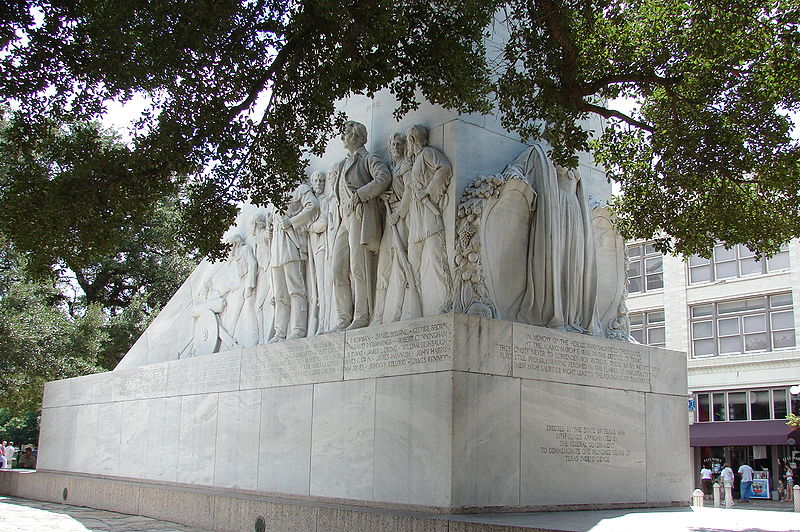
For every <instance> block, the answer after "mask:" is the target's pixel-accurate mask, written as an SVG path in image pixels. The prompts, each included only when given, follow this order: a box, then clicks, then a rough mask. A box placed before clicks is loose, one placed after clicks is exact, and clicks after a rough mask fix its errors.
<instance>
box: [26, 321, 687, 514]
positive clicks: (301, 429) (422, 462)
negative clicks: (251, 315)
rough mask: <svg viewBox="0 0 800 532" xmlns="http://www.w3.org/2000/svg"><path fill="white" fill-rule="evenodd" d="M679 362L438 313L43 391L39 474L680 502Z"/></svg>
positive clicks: (426, 499)
mask: <svg viewBox="0 0 800 532" xmlns="http://www.w3.org/2000/svg"><path fill="white" fill-rule="evenodd" d="M685 394H686V362H685V355H684V354H682V353H677V352H673V351H668V350H664V349H658V348H651V347H646V346H640V345H633V344H630V343H626V342H621V341H616V340H608V339H602V338H595V337H590V336H585V335H576V334H570V333H562V332H559V331H554V330H551V329H544V328H540V327H534V326H531V325H525V324H520V323H511V322H505V321H498V320H491V319H486V318H482V317H477V316H468V315H461V314H446V315H441V316H436V317H430V318H419V319H415V320H410V321H405V322H398V323H393V324H387V325H382V326H376V327H369V328H365V329H360V330H355V331H352V332H339V333H332V334H325V335H320V336H316V337H312V338H305V339H300V340H293V341H285V342H281V343H278V344H268V345H260V346H257V347H253V348H248V349H240V350H235V351H228V352H224V353H217V354H213V355H207V356H202V357H197V358H190V359H182V360H174V361H169V362H162V363H157V364H151V365H146V366H140V367H135V368H130V369H120V370H116V371H113V372H109V373H103V374H97V375H90V376H86V377H80V378H75V379H68V380H63V381H56V382H51V383H48V384H47V386H46V389H45V397H44V408H43V414H42V431H41V441H40V454H39V468H40V469H43V470H49V471H61V472H75V473H88V474H94V475H102V476H105V477H121V478H126V479H140V480H143V481H148V482H153V483H160V484H166V485H170V486H187V487H188V486H209V487H216V488H225V489H229V490H231V491H232V492H238V493H253V494H262V495H263V494H280V495H281V496H284V497H290V498H295V499H301V500H312V501H335V502H341V503H347V504H357V505H367V506H377V507H392V508H397V507H400V508H408V509H426V510H432V511H438V512H444V513H453V512H464V511H489V510H491V511H498V510H500V511H522V510H530V509H543V508H559V507H560V508H576V507H586V508H589V507H592V508H598V507H612V506H619V505H623V506H625V505H627V506H641V505H652V506H659V505H664V504H673V503H677V502H680V503H685V501H686V500H687V498H688V497H689V495H690V493H691V486H690V476H691V475H690V471H689V457H688V453H689V445H688V424H687V416H686V395H685Z"/></svg>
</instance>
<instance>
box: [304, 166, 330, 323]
mask: <svg viewBox="0 0 800 532" xmlns="http://www.w3.org/2000/svg"><path fill="white" fill-rule="evenodd" d="M311 188H312V190H313V192H314V195H315V197H316V198H317V202H318V203H319V209H318V211H317V213H318V214H317V217H316V218H315V219H314V220H313V221H312V222H311V224H310V226H309V232H308V286H309V292H310V294H309V295H310V308H309V319H308V335H309V336H313V335H315V334H319V333H321V332H323V331H325V330H326V327H327V320H326V319H325V317H326V316H327V315H328V291H327V290H326V286H327V285H326V272H327V270H328V268H327V260H326V257H327V254H328V203H329V201H328V200H329V198H330V196H329V195H328V194H325V173H324V172H319V171H318V172H314V173H313V174H311ZM327 277H330V276H329V275H328V276H327Z"/></svg>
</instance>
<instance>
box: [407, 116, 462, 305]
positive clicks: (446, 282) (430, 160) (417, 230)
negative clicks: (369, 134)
mask: <svg viewBox="0 0 800 532" xmlns="http://www.w3.org/2000/svg"><path fill="white" fill-rule="evenodd" d="M406 142H407V149H408V154H409V157H410V158H411V160H412V165H411V171H410V173H409V175H408V177H407V182H406V186H405V191H404V193H403V198H402V200H401V201H400V205H399V206H398V208H397V215H398V216H399V217H400V218H403V217H405V219H406V221H407V224H408V260H409V262H410V264H411V269H412V271H413V273H414V277H415V279H414V281H415V282H414V287H412V289H414V290H416V291H417V292H416V295H417V296H418V297H419V300H420V305H421V314H420V315H422V316H434V315H436V314H441V313H443V312H450V310H451V308H452V295H451V292H452V282H451V278H450V266H449V264H448V262H447V247H446V245H445V238H444V221H443V219H442V211H443V209H444V205H445V203H446V198H447V186H448V185H449V183H450V179H451V178H452V176H453V172H452V168H451V166H450V161H448V160H447V157H445V155H444V154H443V153H442V152H440V151H439V150H437V149H436V148H432V147H430V146H428V129H427V128H426V127H425V126H422V125H419V124H417V125H414V126H411V127H410V128H408V131H406ZM412 317H416V316H412Z"/></svg>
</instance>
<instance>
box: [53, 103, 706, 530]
mask: <svg viewBox="0 0 800 532" xmlns="http://www.w3.org/2000/svg"><path fill="white" fill-rule="evenodd" d="M339 107H340V109H341V110H342V111H344V112H345V113H347V115H348V116H349V117H350V121H349V122H347V123H346V125H345V127H344V130H343V132H342V135H341V138H337V139H332V140H331V142H330V144H329V148H328V151H327V152H326V154H325V156H324V157H321V158H319V159H314V160H313V161H312V163H311V168H310V172H309V182H308V183H305V184H302V185H300V186H299V187H298V188H297V189H296V190H295V191H294V193H293V194H292V197H291V200H290V202H289V204H288V206H286V207H285V208H277V207H274V206H266V207H257V206H253V205H246V206H244V207H243V208H242V211H241V214H240V216H239V219H238V220H237V223H236V225H235V226H234V227H232V228H231V230H230V232H229V234H228V236H227V237H226V238H227V239H228V241H229V242H230V243H231V253H230V256H229V258H228V259H227V260H225V261H221V262H217V263H211V262H204V263H202V264H201V265H200V266H199V267H198V268H197V269H196V270H195V271H194V273H192V274H191V275H190V277H189V278H188V279H187V280H186V282H185V283H184V284H183V286H182V287H181V288H180V290H179V291H178V292H177V293H176V294H175V296H174V298H173V299H172V300H171V301H170V302H169V304H168V305H167V306H166V307H165V308H164V309H163V310H162V312H161V313H160V314H159V315H158V317H157V318H156V319H155V320H154V322H153V323H152V324H151V326H150V327H149V328H148V329H147V331H146V332H145V333H144V334H143V336H142V337H141V338H140V339H139V341H138V342H136V344H135V345H134V346H133V347H132V348H131V350H130V351H129V352H128V354H127V355H126V356H125V358H124V359H123V360H122V362H121V363H120V364H119V366H118V367H117V368H116V369H115V370H114V371H111V372H108V373H103V374H97V375H90V376H86V377H80V378H76V379H68V380H63V381H57V382H52V383H48V384H47V386H46V389H45V397H44V411H43V417H42V432H41V442H40V445H41V449H40V455H39V467H40V469H42V470H45V471H47V472H50V473H54V474H63V475H91V476H92V477H93V478H98V477H99V478H103V479H105V480H115V479H116V480H125V481H130V480H134V481H136V482H138V483H140V484H137V485H141V486H150V487H153V486H161V487H163V489H169V490H171V492H176V491H181V490H196V489H199V488H208V489H216V490H222V492H223V493H229V494H239V495H243V496H244V495H246V496H269V497H277V498H285V499H287V500H291V501H295V502H296V503H297V504H321V503H326V504H330V503H335V504H344V505H355V506H375V507H380V508H386V507H390V508H395V509H396V508H406V509H412V510H428V511H435V512H444V513H454V512H468V511H501V510H502V511H521V510H527V509H537V508H538V509H541V508H590V507H591V508H597V507H613V506H661V505H672V504H682V503H683V502H684V501H686V500H687V499H688V497H689V496H690V487H691V486H690V483H689V482H690V481H689V478H690V471H689V470H688V468H689V456H688V453H689V446H688V425H687V414H686V362H685V355H684V354H682V353H677V352H672V351H668V350H664V349H659V348H651V347H647V346H643V345H638V344H636V343H634V342H632V341H631V339H630V338H629V335H628V323H627V311H626V307H625V271H624V267H625V255H624V253H625V252H624V242H623V241H622V240H621V238H620V237H619V235H618V234H617V233H616V231H615V230H614V226H613V220H612V216H611V214H610V212H609V210H608V208H607V206H606V202H607V200H608V199H609V197H610V187H609V185H608V183H607V181H606V180H605V177H604V174H603V172H602V171H601V169H599V168H597V167H596V166H595V165H594V164H593V163H592V161H591V159H590V157H589V156H588V155H586V154H582V155H581V157H580V161H581V163H580V165H579V166H578V167H577V168H561V167H558V166H555V165H554V164H553V163H552V162H551V160H550V159H549V157H548V146H547V145H546V144H544V143H536V144H533V145H527V144H525V143H523V142H521V141H520V140H519V138H517V137H515V136H514V135H513V134H511V133H509V132H507V131H505V130H503V128H502V127H501V126H500V125H499V122H498V121H497V118H496V117H494V116H473V115H459V114H457V113H455V112H451V111H447V110H443V109H441V108H437V107H434V106H432V105H423V106H422V107H421V108H420V109H419V110H417V111H415V112H412V113H410V114H409V115H408V116H407V117H405V118H404V119H403V120H402V121H401V122H397V121H395V120H394V119H393V118H392V117H391V112H392V110H393V109H394V101H393V100H392V99H391V97H390V96H389V95H388V94H385V93H381V94H378V95H377V96H376V97H375V98H374V99H368V98H365V97H356V98H352V99H350V100H347V101H344V102H341V104H340V105H339ZM59 485H60V484H58V482H55V481H54V482H53V486H59ZM142 489H144V488H142ZM155 504H156V503H155V502H153V503H152V504H151V506H152V505H155ZM145 507H146V504H144V503H143V502H140V503H139V506H137V510H138V511H139V513H144V514H145V515H148V514H147V513H146V512H145V510H144V509H143V508H145Z"/></svg>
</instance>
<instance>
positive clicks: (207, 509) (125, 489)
mask: <svg viewBox="0 0 800 532" xmlns="http://www.w3.org/2000/svg"><path fill="white" fill-rule="evenodd" d="M0 495H4V496H12V497H21V498H26V499H35V500H41V501H48V502H55V503H65V504H70V505H73V506H83V507H89V508H97V509H101V510H108V511H113V512H119V513H125V514H129V515H141V516H145V517H152V518H154V519H161V520H165V521H172V522H174V523H180V524H182V525H186V526H190V527H197V528H201V529H205V530H215V531H218V532H240V531H242V530H254V529H255V530H265V531H270V532H278V531H281V532H317V531H321V530H324V531H326V532H374V531H375V530H381V531H384V532H411V531H422V530H424V531H426V532H429V531H430V532H499V531H501V530H502V531H506V530H508V531H509V532H522V531H524V530H530V529H531V528H534V529H535V530H538V531H540V532H550V531H551V530H552V532H568V531H569V530H572V529H571V528H570V526H569V524H568V523H565V522H562V520H561V519H557V520H556V522H558V526H557V527H554V528H550V527H549V526H547V523H548V522H553V519H547V518H544V519H542V518H541V516H543V515H547V514H535V515H536V516H539V518H538V519H537V518H530V517H528V516H520V518H515V517H516V516H509V515H507V514H500V515H496V516H487V515H485V514H471V515H452V514H450V515H442V514H431V513H422V512H412V511H407V510H399V509H393V508H376V507H364V506H361V507H358V506H353V505H343V504H334V503H323V502H320V501H311V500H302V499H301V498H294V499H292V498H280V497H268V496H264V495H256V494H248V493H240V492H237V491H235V490H229V489H220V488H197V487H194V488H191V487H187V486H180V485H171V484H169V483H156V482H146V481H135V480H123V479H119V478H105V477H101V476H96V475H84V474H79V473H55V472H43V471H21V470H6V471H0ZM686 505H687V503H685V502H684V503H683V504H682V506H686ZM645 506H647V507H653V506H656V507H659V506H671V505H644V504H638V505H637V504H633V505H631V504H625V505H616V504H599V505H596V506H595V507H592V508H586V507H581V508H580V509H584V510H585V509H596V510H612V509H617V508H641V507H645ZM558 509H559V510H562V511H566V510H571V509H576V508H570V507H566V506H561V507H559V508H558ZM528 515H530V514H528ZM259 521H260V522H261V523H263V528H262V527H260V526H259ZM571 521H575V519H572V520H571ZM574 530H576V531H578V530H580V531H583V530H586V528H584V527H582V526H577V527H576V528H575V529H574Z"/></svg>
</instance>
